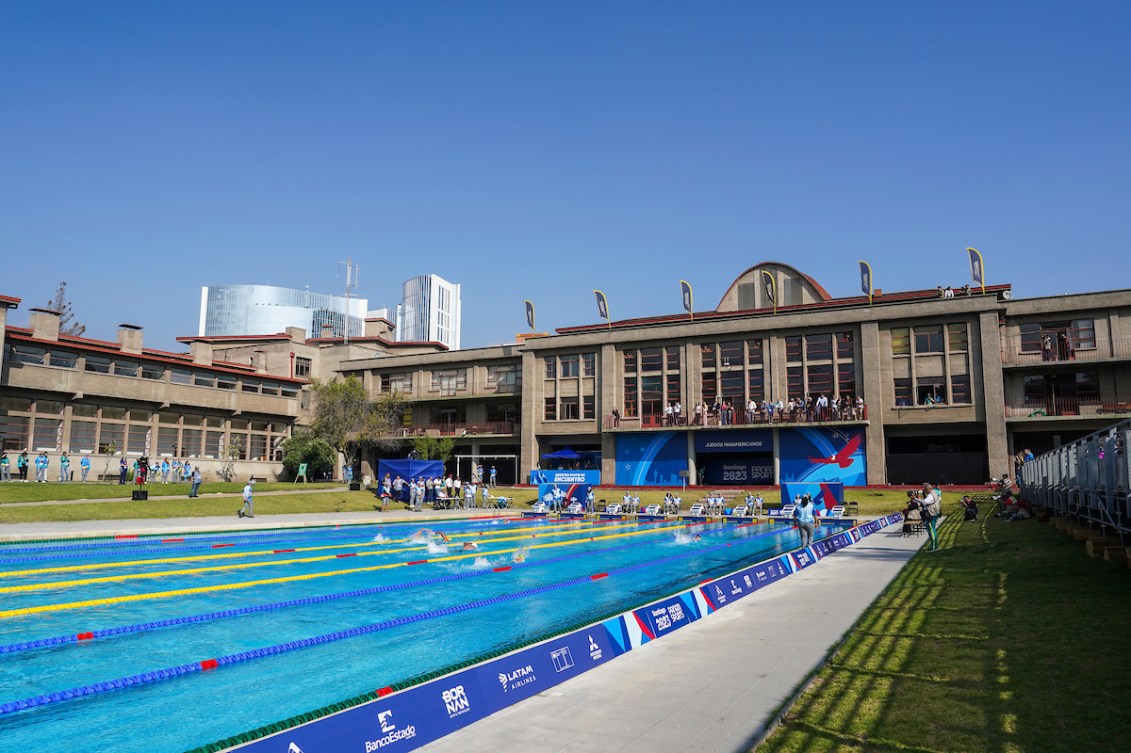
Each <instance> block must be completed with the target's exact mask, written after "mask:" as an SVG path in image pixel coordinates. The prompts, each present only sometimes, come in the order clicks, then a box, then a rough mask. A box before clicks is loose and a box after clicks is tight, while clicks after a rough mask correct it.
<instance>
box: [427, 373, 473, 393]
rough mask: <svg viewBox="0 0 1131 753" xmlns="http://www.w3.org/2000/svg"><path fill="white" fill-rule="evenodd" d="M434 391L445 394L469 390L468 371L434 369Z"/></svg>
mask: <svg viewBox="0 0 1131 753" xmlns="http://www.w3.org/2000/svg"><path fill="white" fill-rule="evenodd" d="M432 389H433V390H441V391H445V392H452V391H455V390H466V389H467V369H434V370H433V371H432Z"/></svg>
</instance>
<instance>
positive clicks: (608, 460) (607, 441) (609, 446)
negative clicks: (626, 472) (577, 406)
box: [595, 343, 624, 484]
mask: <svg viewBox="0 0 1131 753" xmlns="http://www.w3.org/2000/svg"><path fill="white" fill-rule="evenodd" d="M596 373H597V384H596V386H595V391H596V395H597V398H596V403H597V434H598V436H600V437H601V483H602V484H613V483H616V477H617V458H616V446H617V443H616V433H615V432H606V431H605V419H606V418H607V417H608V416H610V415H612V412H613V408H616V409H617V410H619V411H620V413H621V415H622V416H623V415H624V406H623V405H621V404H620V395H621V386H620V373H621V365H620V363H618V359H617V349H616V347H614V346H613V345H610V344H608V343H605V344H603V345H601V349H600V350H599V351H598V352H597V372H596Z"/></svg>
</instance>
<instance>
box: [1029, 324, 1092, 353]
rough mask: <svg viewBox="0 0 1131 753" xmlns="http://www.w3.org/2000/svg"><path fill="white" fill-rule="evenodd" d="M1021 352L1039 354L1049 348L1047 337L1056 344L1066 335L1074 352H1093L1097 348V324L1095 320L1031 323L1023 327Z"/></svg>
mask: <svg viewBox="0 0 1131 753" xmlns="http://www.w3.org/2000/svg"><path fill="white" fill-rule="evenodd" d="M1020 329H1021V352H1022V353H1037V352H1039V351H1041V350H1042V349H1043V347H1047V341H1046V340H1045V335H1048V336H1049V338H1050V339H1051V340H1052V341H1053V342H1056V341H1057V340H1058V339H1059V336H1060V335H1062V334H1063V335H1064V336H1065V338H1066V339H1067V340H1068V344H1069V345H1070V346H1071V348H1072V350H1091V349H1093V348H1095V347H1096V322H1095V320H1094V319H1072V320H1070V321H1054V322H1031V323H1028V324H1022V325H1021V327H1020Z"/></svg>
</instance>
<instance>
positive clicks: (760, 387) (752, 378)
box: [746, 369, 766, 403]
mask: <svg viewBox="0 0 1131 753" xmlns="http://www.w3.org/2000/svg"><path fill="white" fill-rule="evenodd" d="M746 373H747V377H748V379H749V383H750V399H751V400H754V401H756V402H759V403H760V402H762V401H763V400H765V399H766V380H765V375H764V374H763V373H762V370H761V369H751V370H750V371H748V372H746Z"/></svg>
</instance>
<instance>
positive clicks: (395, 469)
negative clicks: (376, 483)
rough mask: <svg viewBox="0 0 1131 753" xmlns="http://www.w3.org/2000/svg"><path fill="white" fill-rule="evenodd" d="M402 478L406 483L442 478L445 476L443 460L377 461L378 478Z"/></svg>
mask: <svg viewBox="0 0 1131 753" xmlns="http://www.w3.org/2000/svg"><path fill="white" fill-rule="evenodd" d="M386 473H387V474H389V478H396V477H397V476H400V477H401V478H403V479H404V480H405V481H409V480H411V479H414V478H442V477H443V475H444V461H443V460H408V459H405V458H395V459H385V458H381V459H380V460H378V461H377V478H378V480H380V479H383V478H385V474H386Z"/></svg>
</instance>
